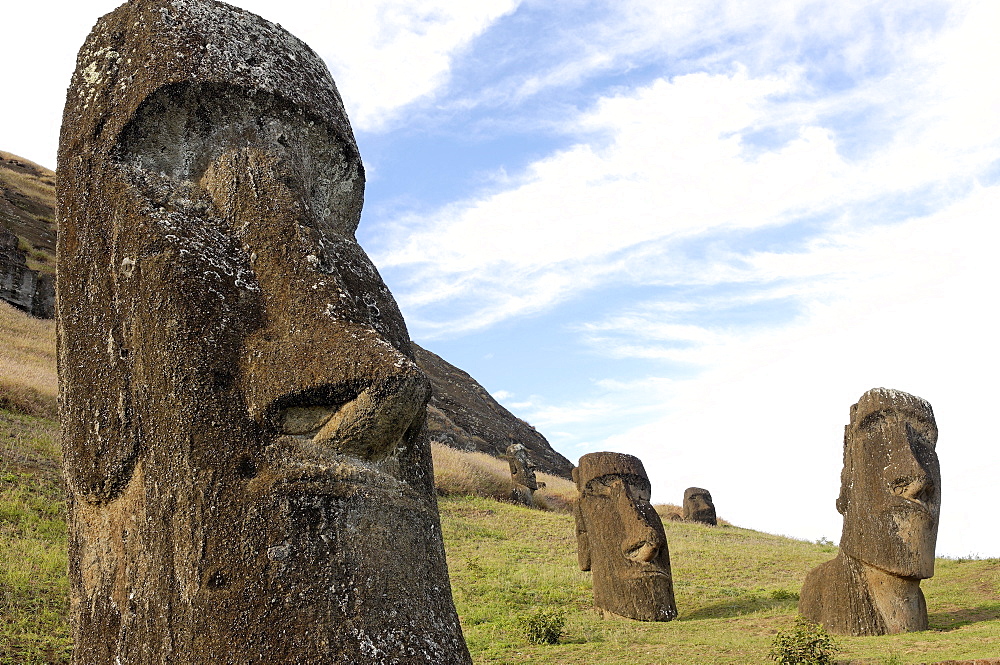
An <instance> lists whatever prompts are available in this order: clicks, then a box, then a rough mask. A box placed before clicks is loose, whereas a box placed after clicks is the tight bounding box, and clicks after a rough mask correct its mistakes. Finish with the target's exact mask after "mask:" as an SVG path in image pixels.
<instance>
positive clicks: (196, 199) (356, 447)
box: [57, 0, 470, 665]
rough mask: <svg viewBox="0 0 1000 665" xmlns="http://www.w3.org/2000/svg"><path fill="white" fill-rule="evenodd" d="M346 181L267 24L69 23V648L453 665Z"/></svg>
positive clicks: (340, 130) (393, 336) (140, 658)
mask: <svg viewBox="0 0 1000 665" xmlns="http://www.w3.org/2000/svg"><path fill="white" fill-rule="evenodd" d="M363 193H364V169H363V167H362V164H361V159H360V156H359V154H358V150H357V147H356V145H355V141H354V137H353V133H352V131H351V127H350V124H349V122H348V120H347V116H346V114H345V113H344V109H343V105H342V103H341V100H340V96H339V94H338V92H337V89H336V86H335V85H334V82H333V80H332V78H331V77H330V75H329V72H328V71H327V69H326V67H325V65H324V64H323V62H322V61H321V60H320V58H319V57H317V56H316V54H315V53H313V51H312V50H310V49H309V47H308V46H306V45H305V44H304V43H302V42H301V41H299V40H297V39H296V38H295V37H293V36H291V35H290V34H288V33H287V32H286V31H284V30H282V29H281V28H279V27H278V26H275V25H274V24H271V23H269V22H267V21H265V20H263V19H261V18H260V17H257V16H255V15H253V14H251V13H249V12H246V11H243V10H240V9H236V8H234V7H231V6H229V5H225V4H223V3H221V2H214V1H213V0H132V1H131V2H128V3H126V4H125V5H122V6H121V7H119V8H118V9H117V10H115V11H114V12H112V13H110V14H108V15H107V16H105V17H103V18H102V19H101V20H100V21H99V22H98V23H97V25H96V26H95V27H94V29H93V31H92V32H91V34H90V36H89V37H88V38H87V41H86V43H85V44H84V46H83V48H82V49H81V51H80V54H79V57H78V60H77V69H76V72H75V73H74V75H73V79H72V82H71V85H70V88H69V90H68V93H67V101H66V107H65V112H64V116H63V127H62V134H61V138H60V148H59V180H58V192H57V202H58V203H57V206H58V216H59V223H60V232H59V236H58V268H59V281H58V290H59V297H58V315H57V318H58V330H59V354H58V355H59V357H58V360H59V376H60V417H61V421H62V440H63V447H64V459H65V472H66V478H67V485H68V489H69V529H70V536H69V540H70V585H71V592H70V593H71V615H72V620H73V634H74V640H75V649H74V656H73V657H74V662H75V663H79V664H81V665H82V664H84V663H86V664H88V665H90V664H97V665H103V664H108V665H110V664H111V663H115V664H116V665H117V664H119V663H121V664H129V663H135V664H139V663H142V664H146V663H190V664H200V663H205V664H207V663H236V662H239V663H289V664H291V663H321V662H322V663H331V664H340V665H347V664H354V663H400V664H404V663H405V664H410V663H412V664H416V663H420V664H427V663H458V664H461V663H469V662H470V659H469V655H468V651H467V649H466V647H465V643H464V640H463V638H462V633H461V629H460V627H459V623H458V618H457V615H456V613H455V609H454V604H453V602H452V598H451V592H450V585H449V580H448V572H447V566H446V563H445V556H444V549H443V545H442V540H441V529H440V523H439V518H438V512H437V503H436V499H435V495H434V489H433V475H432V470H431V457H430V446H429V442H428V439H427V435H426V429H425V406H426V403H427V400H428V397H429V392H430V388H429V384H428V381H427V379H426V377H425V376H424V375H423V373H422V372H420V371H419V369H418V368H417V366H416V364H415V363H414V360H413V352H412V348H411V345H410V341H409V336H408V334H407V331H406V326H405V324H404V322H403V318H402V316H401V314H400V312H399V309H398V307H397V306H396V303H395V301H394V299H393V298H392V295H391V294H390V293H389V291H388V289H387V288H386V287H385V285H384V283H383V282H382V280H381V278H380V277H379V275H378V272H377V271H376V269H375V267H374V265H373V264H372V263H371V261H370V260H369V258H368V257H367V256H366V255H365V253H364V251H363V250H362V249H361V247H360V246H359V245H358V244H357V241H356V240H355V238H354V232H355V229H356V227H357V224H358V221H359V218H360V214H361V205H362V199H363Z"/></svg>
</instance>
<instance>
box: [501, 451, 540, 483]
mask: <svg viewBox="0 0 1000 665" xmlns="http://www.w3.org/2000/svg"><path fill="white" fill-rule="evenodd" d="M507 462H508V463H509V464H510V477H511V480H512V481H513V482H514V484H515V485H520V486H522V487H527V488H528V489H529V490H531V491H532V492H534V491H535V490H537V489H538V481H537V480H536V479H535V465H534V464H532V462H531V457H530V456H529V455H528V449H527V448H525V447H524V446H523V445H522V444H520V443H512V444H510V445H509V446H507Z"/></svg>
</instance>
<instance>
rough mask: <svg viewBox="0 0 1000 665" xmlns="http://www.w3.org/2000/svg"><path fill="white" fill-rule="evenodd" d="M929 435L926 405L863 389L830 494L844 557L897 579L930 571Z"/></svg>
mask: <svg viewBox="0 0 1000 665" xmlns="http://www.w3.org/2000/svg"><path fill="white" fill-rule="evenodd" d="M937 434H938V432H937V425H936V423H935V421H934V412H933V411H932V410H931V406H930V404H928V403H927V402H926V401H924V400H922V399H920V398H919V397H914V396H913V395H909V394H907V393H904V392H900V391H898V390H889V389H886V388H875V389H873V390H869V391H868V392H866V393H865V394H864V395H862V396H861V399H859V400H858V403H857V404H855V405H854V406H852V407H851V422H850V424H849V425H847V427H846V428H845V433H844V470H843V473H842V475H841V490H840V498H839V499H837V510H839V511H840V512H841V514H842V515H843V516H844V531H843V535H842V537H841V543H840V546H841V550H842V552H843V553H844V554H847V555H848V556H851V557H854V558H855V559H858V560H860V561H862V562H863V563H865V564H868V565H870V566H874V567H876V568H879V569H881V570H883V571H886V572H888V573H891V574H893V575H897V576H899V577H907V578H917V579H924V578H928V577H931V576H932V575H933V574H934V545H935V542H936V541H937V529H938V515H939V513H940V508H941V472H940V468H939V466H938V459H937V453H936V452H935V446H936V444H937Z"/></svg>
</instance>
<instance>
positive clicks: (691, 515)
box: [683, 487, 718, 526]
mask: <svg viewBox="0 0 1000 665" xmlns="http://www.w3.org/2000/svg"><path fill="white" fill-rule="evenodd" d="M683 511H684V519H685V520H687V521H689V522H701V523H703V524H711V525H712V526H715V525H716V524H718V520H717V519H716V516H715V504H714V503H712V494H711V493H710V492H709V491H708V490H706V489H702V488H700V487H689V488H687V489H686V490H684V506H683Z"/></svg>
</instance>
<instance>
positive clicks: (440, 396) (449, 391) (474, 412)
mask: <svg viewBox="0 0 1000 665" xmlns="http://www.w3.org/2000/svg"><path fill="white" fill-rule="evenodd" d="M413 351H414V354H415V356H416V359H417V364H418V365H420V369H422V370H423V371H424V374H426V375H427V376H428V378H430V380H431V401H430V404H428V405H427V429H428V430H429V431H430V435H431V439H432V440H434V441H438V442H439V443H443V444H445V445H448V446H451V447H452V448H459V449H464V450H478V451H480V452H484V453H487V454H489V455H493V456H494V457H499V458H503V457H504V454H505V451H506V450H507V446H509V445H510V444H511V442H515V443H520V444H522V445H523V446H524V447H525V448H527V449H528V450H529V451H530V453H531V457H532V460H533V461H534V462H535V464H536V465H537V467H538V469H539V470H541V471H545V472H546V473H551V474H554V475H557V476H562V477H564V478H569V477H570V471H571V469H572V468H573V464H572V463H571V462H570V461H569V460H568V459H566V458H565V457H563V456H562V455H560V454H559V453H557V452H556V451H555V450H553V449H552V446H550V445H549V442H548V441H546V440H545V437H544V436H542V435H541V434H539V433H538V431H536V430H535V428H534V427H532V426H531V425H529V424H528V423H526V422H524V421H523V420H521V419H520V418H518V417H517V416H515V415H514V414H512V413H511V412H510V411H508V410H507V409H505V408H504V407H503V406H501V405H500V404H499V403H498V402H497V401H496V400H495V399H493V397H492V396H491V395H490V394H489V393H488V392H487V391H486V389H485V388H483V387H482V386H481V385H479V383H478V382H477V381H476V380H475V379H474V378H472V377H471V376H470V375H469V374H468V373H467V372H464V371H462V370H460V369H459V368H457V367H455V366H454V365H452V364H451V363H449V362H448V361H446V360H444V359H443V358H441V357H440V356H438V355H436V354H434V353H431V352H430V351H428V350H427V349H424V348H421V347H420V346H419V345H417V344H416V343H414V344H413Z"/></svg>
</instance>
